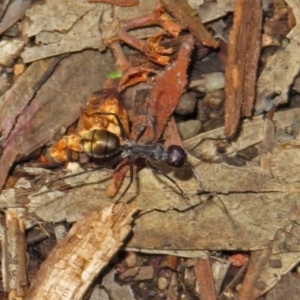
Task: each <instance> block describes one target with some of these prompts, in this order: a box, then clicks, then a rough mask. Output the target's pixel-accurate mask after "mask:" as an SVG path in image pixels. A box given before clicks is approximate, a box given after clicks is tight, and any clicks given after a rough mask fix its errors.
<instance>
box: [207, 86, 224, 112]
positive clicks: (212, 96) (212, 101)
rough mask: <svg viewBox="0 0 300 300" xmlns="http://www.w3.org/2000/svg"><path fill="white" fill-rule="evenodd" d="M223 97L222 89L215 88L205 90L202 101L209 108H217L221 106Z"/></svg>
mask: <svg viewBox="0 0 300 300" xmlns="http://www.w3.org/2000/svg"><path fill="white" fill-rule="evenodd" d="M224 99H225V93H224V90H216V91H209V92H207V93H206V95H205V97H204V98H203V100H202V101H203V102H204V103H206V104H207V105H208V106H209V107H210V108H211V109H218V108H220V107H221V105H222V103H223V101H224Z"/></svg>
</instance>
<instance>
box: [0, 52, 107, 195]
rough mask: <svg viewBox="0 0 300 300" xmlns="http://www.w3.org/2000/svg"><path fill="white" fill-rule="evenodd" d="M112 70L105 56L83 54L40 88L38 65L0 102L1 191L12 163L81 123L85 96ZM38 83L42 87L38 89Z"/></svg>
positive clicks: (64, 63) (63, 65)
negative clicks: (80, 117) (59, 133)
mask: <svg viewBox="0 0 300 300" xmlns="http://www.w3.org/2000/svg"><path fill="white" fill-rule="evenodd" d="M46 64H47V67H48V66H49V67H50V66H51V63H49V62H48V63H46ZM112 66H113V62H112V59H111V58H110V56H109V54H101V53H99V52H96V51H85V52H82V53H78V54H74V55H71V56H69V57H68V58H66V59H65V60H64V61H62V62H61V63H60V65H59V66H58V67H57V69H56V71H55V72H54V74H53V75H52V76H50V78H49V79H48V80H47V82H46V83H45V84H43V83H41V82H40V81H41V79H43V76H44V71H43V70H42V68H41V65H40V62H36V63H34V64H33V65H32V66H31V67H30V68H29V69H28V70H27V71H26V72H25V73H24V74H23V75H22V76H21V77H20V78H19V80H18V81H17V82H16V84H15V85H14V86H13V87H12V88H11V89H10V90H9V91H7V92H6V93H5V95H3V96H2V97H1V98H0V131H1V133H2V137H3V138H4V140H3V143H2V146H3V148H4V150H3V154H2V157H1V159H0V167H1V174H0V190H1V188H2V187H3V185H4V183H5V179H6V176H7V173H8V172H9V170H10V168H11V166H12V165H13V163H14V162H15V161H17V160H20V159H22V158H23V157H25V156H27V155H29V154H30V153H32V152H33V151H35V150H36V149H38V148H39V147H41V146H43V145H44V144H46V143H48V142H49V141H50V140H51V139H53V137H54V136H55V134H57V133H58V132H60V130H61V128H66V127H68V126H69V125H70V124H72V123H73V122H74V121H75V120H76V119H77V118H78V117H79V114H80V109H81V108H83V107H84V106H85V102H86V98H87V96H88V95H90V94H91V93H92V92H94V91H95V90H98V89H99V86H101V85H102V84H101V82H102V83H103V82H104V81H105V79H106V78H105V76H106V74H108V73H109V72H110V71H111V68H112ZM46 72H47V71H46ZM91 74H93V76H91ZM37 83H41V84H39V85H38V88H37Z"/></svg>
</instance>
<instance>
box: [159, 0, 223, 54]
mask: <svg viewBox="0 0 300 300" xmlns="http://www.w3.org/2000/svg"><path fill="white" fill-rule="evenodd" d="M161 2H162V5H163V7H164V9H165V10H166V11H167V12H169V13H170V14H171V15H172V16H173V17H174V18H175V19H176V20H177V21H178V22H179V23H180V25H181V26H182V28H188V30H189V31H190V33H191V34H193V36H194V37H195V39H197V40H198V41H199V42H200V43H202V44H203V45H205V46H207V47H212V48H217V47H218V43H217V41H216V40H215V39H214V38H213V37H212V36H211V34H210V33H209V32H208V31H207V30H206V28H205V27H204V25H202V22H201V20H200V16H198V14H197V11H195V10H193V9H192V8H191V7H190V6H189V4H188V2H187V1H186V0H181V1H174V0H162V1H161Z"/></svg>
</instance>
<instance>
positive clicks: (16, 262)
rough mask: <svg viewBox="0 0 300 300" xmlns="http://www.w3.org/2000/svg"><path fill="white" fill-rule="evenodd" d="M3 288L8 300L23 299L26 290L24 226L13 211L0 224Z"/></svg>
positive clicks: (8, 211)
mask: <svg viewBox="0 0 300 300" xmlns="http://www.w3.org/2000/svg"><path fill="white" fill-rule="evenodd" d="M1 231H2V232H1V235H2V238H1V240H2V241H1V242H2V263H1V264H2V276H3V287H4V290H5V291H6V292H8V293H9V295H10V297H11V298H10V299H15V298H17V297H24V295H25V290H26V288H27V284H28V282H27V274H26V242H25V226H24V224H23V221H22V220H21V219H20V218H19V217H18V216H17V212H16V210H15V209H8V210H7V211H6V220H5V225H4V222H2V224H1Z"/></svg>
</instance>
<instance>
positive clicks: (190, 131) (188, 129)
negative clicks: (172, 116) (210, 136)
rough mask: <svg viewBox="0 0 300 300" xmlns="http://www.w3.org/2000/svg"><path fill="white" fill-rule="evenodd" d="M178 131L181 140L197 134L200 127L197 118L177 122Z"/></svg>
mask: <svg viewBox="0 0 300 300" xmlns="http://www.w3.org/2000/svg"><path fill="white" fill-rule="evenodd" d="M177 128H178V131H179V133H180V135H181V137H182V139H183V140H186V139H189V138H191V137H193V136H195V135H197V134H198V133H199V131H200V129H201V122H200V121H199V120H189V121H186V122H180V123H177Z"/></svg>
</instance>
